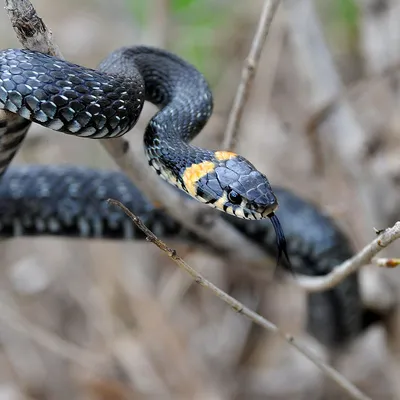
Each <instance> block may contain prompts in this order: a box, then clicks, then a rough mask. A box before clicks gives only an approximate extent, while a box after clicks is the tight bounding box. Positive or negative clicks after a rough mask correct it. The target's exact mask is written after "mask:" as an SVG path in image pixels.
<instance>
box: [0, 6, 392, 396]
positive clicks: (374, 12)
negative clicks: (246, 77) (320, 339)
mask: <svg viewBox="0 0 400 400" xmlns="http://www.w3.org/2000/svg"><path fill="white" fill-rule="evenodd" d="M33 4H34V6H35V7H36V9H37V11H38V13H39V15H40V16H41V17H42V18H43V20H44V21H45V23H46V24H47V25H48V26H49V27H50V28H51V30H52V31H53V34H54V39H55V41H56V43H57V44H58V45H59V47H60V49H61V51H62V52H63V55H64V56H65V58H66V59H68V60H69V61H72V62H75V63H78V64H82V65H85V66H88V67H93V68H94V67H96V65H97V64H98V63H99V62H100V61H101V60H102V59H103V58H104V57H106V55H107V54H108V53H109V52H110V51H112V50H114V49H116V48H118V47H121V46H123V45H134V44H148V45H155V46H158V47H163V48H166V49H169V50H171V51H173V52H175V53H177V54H179V55H180V56H182V57H184V58H186V59H187V60H189V61H191V62H192V63H193V64H194V65H195V66H196V67H197V68H198V69H199V70H200V71H201V72H202V73H203V74H204V75H205V76H206V78H207V79H208V81H209V82H210V85H211V86H212V90H213V93H214V100H215V111H214V114H213V116H212V118H211V120H210V122H209V123H208V125H207V127H206V128H205V129H204V131H203V133H202V134H201V135H200V137H199V138H196V143H198V144H200V145H203V146H205V147H209V148H218V147H220V143H221V142H222V138H223V135H224V130H225V127H226V123H227V118H228V115H229V111H230V108H231V105H232V101H233V98H234V95H235V92H236V89H237V86H238V83H239V80H240V73H241V68H242V65H243V61H244V59H245V58H246V56H247V54H248V51H249V49H250V45H251V41H252V38H253V35H254V33H255V30H256V26H257V23H258V18H259V16H260V12H261V9H262V6H263V1H261V0H252V1H251V2H250V1H249V2H244V1H242V0H197V1H195V0H146V1H144V0H113V1H109V0H86V1H78V0H68V1H54V0H35V1H33ZM399 20H400V0H315V1H311V0H296V1H295V0H286V1H282V4H281V6H280V7H279V10H278V12H277V14H276V16H275V19H274V21H273V24H272V28H271V31H270V34H269V37H268V40H267V44H266V46H265V48H264V50H263V54H262V58H261V62H260V65H259V68H258V71H257V76H256V80H255V83H254V87H253V90H252V93H251V96H250V99H249V102H248V104H247V106H246V110H245V114H244V116H243V119H242V123H241V127H240V140H239V143H238V152H240V153H241V154H242V155H244V156H245V157H247V158H249V159H250V160H251V161H252V162H254V163H255V164H256V165H257V166H258V167H260V169H261V170H263V171H264V172H265V173H266V174H267V175H268V176H269V178H270V180H271V183H272V184H273V185H275V186H276V185H279V186H283V187H286V188H288V189H291V190H293V191H294V192H295V193H297V194H298V195H299V196H301V197H303V198H305V199H309V200H312V201H313V202H314V203H316V204H318V205H320V207H321V208H322V209H323V210H324V212H326V213H328V214H330V215H331V216H332V217H333V218H335V220H336V221H337V223H338V224H339V225H340V226H341V228H342V229H343V230H344V231H345V232H346V233H347V234H348V235H349V240H351V242H352V244H353V246H354V247H355V248H356V249H360V248H361V247H362V246H364V245H365V244H366V243H368V242H369V241H370V240H372V239H373V238H374V231H373V228H374V227H375V228H378V229H382V228H384V227H387V226H389V225H391V224H393V223H394V222H396V220H397V219H398V216H399V207H400V202H399V200H400V191H399V187H400V165H399V164H400V158H399V157H398V154H399V150H400V149H399V143H400V142H399V136H400V118H399V116H400V113H399V111H398V110H399V105H400V85H399V74H398V70H397V68H398V66H399V62H400V24H399V23H398V21H399ZM0 47H1V48H7V47H20V44H19V43H18V41H17V39H16V37H15V35H14V32H13V29H12V27H11V25H10V23H9V21H8V19H7V15H6V12H5V11H4V10H3V9H1V10H0ZM153 112H154V108H153V107H151V106H150V105H146V107H145V109H144V112H143V116H142V117H141V119H140V121H139V123H138V125H137V126H136V127H135V129H134V130H133V131H132V132H131V133H129V139H130V140H131V141H132V143H134V144H135V145H138V146H141V145H142V134H143V130H144V127H145V125H146V122H147V121H148V119H149V117H151V115H152V113H153ZM15 162H16V163H43V164H48V163H56V164H60V163H68V164H71V163H73V164H82V165H88V166H92V167H99V168H100V167H101V168H116V167H115V165H114V163H113V161H112V160H111V159H110V158H109V157H108V156H107V154H106V153H105V152H104V150H103V148H102V147H101V146H100V145H99V144H98V143H96V142H95V141H90V140H83V139H76V138H73V137H68V136H66V135H62V134H59V133H55V132H52V131H49V130H45V129H44V128H41V127H39V126H32V128H31V130H30V133H29V135H28V138H27V140H26V142H25V143H24V145H23V148H22V150H21V151H20V153H19V154H18V157H17V160H16V161H15ZM169 244H171V245H174V247H176V248H177V249H178V251H179V252H180V254H181V255H182V256H184V258H185V259H186V260H187V261H188V262H189V263H190V264H191V265H192V266H193V267H195V268H196V269H197V270H198V271H199V272H201V273H202V274H204V275H205V276H206V277H207V278H208V279H209V280H211V281H212V282H213V283H215V284H216V285H218V286H219V287H220V288H222V289H223V290H226V291H228V292H229V293H230V294H232V295H233V296H235V297H236V298H238V299H239V300H240V301H242V302H244V303H245V304H246V305H248V306H249V307H250V308H252V309H255V310H257V311H258V312H259V313H261V314H262V315H264V316H266V317H267V318H269V319H271V320H272V321H273V322H275V323H277V324H278V325H279V326H281V327H282V328H283V329H284V330H286V331H289V332H291V333H294V334H296V335H297V336H299V338H301V340H303V341H305V342H306V343H308V345H309V346H311V347H312V348H313V349H314V351H315V352H316V353H317V354H319V356H320V357H322V358H324V359H326V360H328V359H329V360H330V361H332V355H331V354H328V352H327V351H326V349H324V348H322V347H321V346H319V345H318V344H317V343H315V342H314V341H312V339H311V338H309V337H307V335H305V334H304V333H303V329H302V326H303V323H304V313H305V309H304V294H303V293H301V291H300V290H299V289H297V288H296V287H295V286H294V285H293V284H286V283H283V282H271V283H262V284H261V285H260V283H259V282H257V280H256V279H254V278H252V276H251V275H249V276H244V275H243V273H242V274H237V273H235V267H236V266H234V265H226V264H225V263H224V262H223V261H222V260H221V259H219V258H217V257H215V256H212V255H211V254H208V253H206V252H204V251H202V250H198V249H196V248H194V247H193V246H188V245H184V244H182V243H169ZM399 251H400V248H399V246H398V245H396V243H395V244H394V245H392V246H391V247H390V249H389V250H388V251H387V252H386V254H387V255H391V256H396V255H397V256H398V255H399V254H400V253H399ZM0 260H1V268H0V277H1V279H0V288H1V289H0V400H3V399H4V400H5V399H7V400H16V399H43V400H44V399H46V400H47V399H57V400H64V399H65V400H66V399H85V400H86V399H90V400H91V399H95V400H97V399H102V400H119V399H161V398H162V399H333V398H343V399H345V398H346V397H345V396H344V395H343V392H342V391H341V390H339V389H338V388H337V387H336V386H334V385H333V384H331V383H329V382H327V381H326V380H325V379H324V378H323V376H322V375H321V373H320V372H319V370H318V369H317V367H316V366H314V365H313V364H311V363H310V362H308V361H307V360H306V359H305V358H304V357H303V356H301V355H300V354H298V353H297V352H295V351H294V350H293V349H292V348H289V347H288V346H287V345H286V344H285V343H282V341H281V340H278V339H276V338H274V337H273V336H271V335H269V334H268V333H267V332H258V331H257V332H254V329H252V326H251V324H249V322H248V321H247V320H246V319H245V318H242V317H240V316H238V315H236V314H234V313H233V312H232V311H231V310H230V309H228V307H226V305H224V304H223V303H221V302H220V301H219V300H218V299H215V298H213V296H211V295H210V294H209V293H208V292H206V291H205V290H203V289H201V288H199V287H195V286H194V285H192V282H191V280H190V279H189V278H188V277H187V276H185V275H184V274H183V273H182V272H181V271H179V270H177V268H176V266H175V265H173V264H172V263H171V262H170V260H168V259H167V258H166V256H165V255H164V254H161V253H160V252H159V251H158V250H157V249H156V248H155V247H154V246H152V245H151V244H147V243H110V242H106V241H84V240H67V239H49V238H38V239H18V240H14V241H12V242H7V243H1V244H0ZM366 271H369V272H370V274H371V275H369V280H367V279H366V280H365V281H366V282H367V283H365V285H366V287H368V289H369V290H372V292H373V293H374V295H375V297H374V299H375V300H374V301H377V302H378V303H379V302H383V303H385V301H386V303H385V304H390V305H391V306H393V305H396V298H397V297H396V296H397V293H398V291H399V290H398V289H399V288H400V286H399V285H400V279H399V273H398V271H394V270H393V271H379V274H378V273H377V270H376V267H370V268H366ZM371 276H372V279H371ZM379 282H381V283H382V282H383V283H382V284H378V283H379ZM382 285H383V286H382ZM385 285H389V286H385ZM382 287H383V288H386V287H390V291H388V290H382ZM393 310H394V311H393ZM393 310H392V313H391V317H390V323H388V324H387V325H386V326H384V327H383V326H378V327H375V328H374V329H371V330H370V331H369V332H367V334H366V335H364V336H363V337H361V338H359V340H358V341H357V342H356V343H355V344H354V345H353V346H352V347H351V348H350V349H347V351H346V354H335V355H334V357H333V358H334V362H335V366H336V367H337V368H338V369H339V370H340V371H341V372H342V373H343V374H344V375H345V376H346V377H347V378H348V379H350V380H351V381H353V382H354V383H356V384H357V385H358V386H359V387H360V388H361V389H362V390H365V392H366V393H367V394H368V395H369V396H371V397H372V398H374V399H378V398H379V399H393V398H400V387H396V384H397V385H399V383H398V382H397V380H396V379H393V377H394V378H396V371H397V372H398V373H400V370H399V369H397V370H396V369H395V368H396V363H397V362H398V361H399V360H398V359H397V357H396V356H397V355H398V354H400V344H399V343H397V340H396V339H400V336H399V335H400V328H399V326H400V324H399V323H398V317H397V308H396V307H394V308H393ZM393 371H395V372H394V375H393ZM397 376H399V375H398V374H397Z"/></svg>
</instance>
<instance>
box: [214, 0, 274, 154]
mask: <svg viewBox="0 0 400 400" xmlns="http://www.w3.org/2000/svg"><path fill="white" fill-rule="evenodd" d="M279 3H280V0H265V2H264V6H263V9H262V12H261V17H260V20H259V22H258V27H257V31H256V34H255V35H254V38H253V42H252V45H251V49H250V52H249V55H248V56H247V59H246V61H245V63H244V66H243V69H242V76H241V80H240V83H239V87H238V90H237V92H236V96H235V99H234V102H233V106H232V111H231V113H230V115H229V119H228V126H227V128H226V132H225V137H224V141H223V146H222V147H223V148H224V149H231V150H233V148H234V146H235V144H236V141H237V135H238V131H239V125H240V120H241V118H242V115H243V110H244V107H245V104H246V101H247V98H248V97H249V94H250V90H251V85H252V83H253V81H254V76H255V73H256V69H257V65H258V63H259V61H260V56H261V51H262V49H263V47H264V44H265V41H266V39H267V36H268V32H269V28H270V27H271V24H272V20H273V18H274V15H275V12H276V10H277V8H278V5H279Z"/></svg>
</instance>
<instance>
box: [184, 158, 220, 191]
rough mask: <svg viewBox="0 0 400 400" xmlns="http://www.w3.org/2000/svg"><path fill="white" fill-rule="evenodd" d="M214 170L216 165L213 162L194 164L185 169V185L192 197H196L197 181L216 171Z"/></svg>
mask: <svg viewBox="0 0 400 400" xmlns="http://www.w3.org/2000/svg"><path fill="white" fill-rule="evenodd" d="M214 168H215V165H214V163H213V162H211V161H203V162H202V163H199V164H193V165H191V166H190V167H187V168H186V169H185V172H184V173H183V183H184V184H185V186H186V189H187V191H188V193H189V194H190V195H191V196H193V197H196V194H197V190H196V186H197V185H196V184H197V181H198V180H199V179H201V178H202V177H203V176H205V175H206V174H208V173H209V172H212V171H214Z"/></svg>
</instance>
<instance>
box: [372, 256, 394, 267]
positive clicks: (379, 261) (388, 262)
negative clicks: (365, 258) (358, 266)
mask: <svg viewBox="0 0 400 400" xmlns="http://www.w3.org/2000/svg"><path fill="white" fill-rule="evenodd" d="M372 262H373V263H374V264H375V265H377V266H378V267H383V268H396V267H398V266H399V265H400V258H374V259H372Z"/></svg>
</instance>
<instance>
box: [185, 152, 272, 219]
mask: <svg viewBox="0 0 400 400" xmlns="http://www.w3.org/2000/svg"><path fill="white" fill-rule="evenodd" d="M183 180H184V183H185V187H186V189H187V191H188V193H189V194H190V195H192V196H193V197H195V198H196V199H197V200H199V201H201V202H203V203H206V204H209V205H210V206H212V207H214V208H217V209H219V210H221V211H223V212H226V213H228V214H231V215H235V216H236V217H238V218H243V219H253V220H254V219H257V220H258V219H263V218H267V217H268V216H269V214H271V213H272V212H274V211H275V210H276V209H277V207H278V201H277V199H276V197H275V194H274V193H273V191H272V188H271V186H270V184H269V182H268V179H267V177H266V176H265V175H264V174H262V173H261V172H259V171H258V170H257V169H256V168H255V167H254V165H253V164H251V163H250V162H249V161H248V160H246V159H245V158H244V157H242V156H239V155H237V154H235V153H230V152H225V151H219V152H215V153H214V157H213V159H212V160H210V161H204V162H202V163H200V164H192V165H191V166H190V167H189V168H187V169H186V171H185V173H184V177H183Z"/></svg>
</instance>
